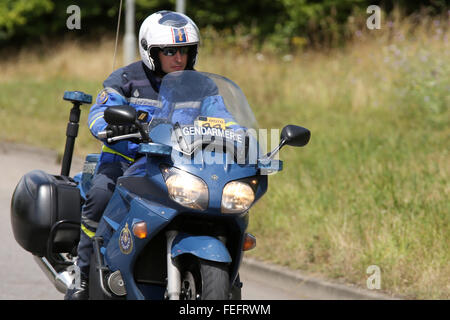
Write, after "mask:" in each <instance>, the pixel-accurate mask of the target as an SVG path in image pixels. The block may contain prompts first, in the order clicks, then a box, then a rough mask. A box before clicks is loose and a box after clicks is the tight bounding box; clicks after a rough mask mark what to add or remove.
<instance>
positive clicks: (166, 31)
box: [139, 11, 200, 71]
mask: <svg viewBox="0 0 450 320" xmlns="http://www.w3.org/2000/svg"><path fill="white" fill-rule="evenodd" d="M199 43H200V32H199V31H198V28H197V26H196V25H195V23H194V21H192V20H191V19H190V18H189V17H188V16H186V15H184V14H182V13H179V12H173V11H158V12H156V13H153V14H152V15H150V16H148V17H147V18H146V19H145V20H144V22H143V23H142V25H141V28H140V30H139V52H140V54H141V59H142V61H144V63H145V65H146V66H147V67H148V68H150V70H153V71H161V64H160V62H159V58H158V54H157V51H156V50H152V49H153V48H163V47H175V46H192V49H191V50H189V57H188V62H187V65H186V69H188V70H191V69H193V68H194V65H195V62H196V60H197V47H198V44H199Z"/></svg>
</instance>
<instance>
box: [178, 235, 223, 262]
mask: <svg viewBox="0 0 450 320" xmlns="http://www.w3.org/2000/svg"><path fill="white" fill-rule="evenodd" d="M185 253H189V254H192V255H194V256H196V257H199V258H201V259H204V260H210V261H216V262H225V263H229V262H231V256H230V253H229V252H228V249H227V248H226V247H225V245H224V244H223V243H222V242H221V241H220V240H219V239H217V238H214V237H211V236H193V235H190V234H186V233H180V234H178V235H177V236H176V237H175V239H174V240H173V242H172V252H171V254H172V258H175V257H177V256H179V255H182V254H185Z"/></svg>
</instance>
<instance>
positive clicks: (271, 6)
mask: <svg viewBox="0 0 450 320" xmlns="http://www.w3.org/2000/svg"><path fill="white" fill-rule="evenodd" d="M175 2H176V1H175V0H135V4H136V30H138V28H139V25H140V24H141V23H142V21H143V20H144V19H145V18H146V17H147V16H148V15H149V14H151V13H153V12H155V11H158V10H163V9H168V10H174V9H175ZM123 3H124V5H125V1H123ZM394 3H395V4H396V5H399V6H401V8H402V9H404V10H405V12H408V13H411V12H414V11H416V10H419V9H420V8H421V7H423V6H428V7H430V8H431V11H432V12H434V13H438V12H442V11H444V12H445V10H447V7H446V1H445V0H429V1H420V2H416V1H406V0H399V1H393V0H385V1H375V0H322V1H319V0H245V1H237V0H215V1H210V0H196V1H193V0H186V13H187V14H188V15H189V16H190V17H192V18H193V20H194V21H195V22H196V23H197V25H198V26H199V27H200V29H205V28H212V29H214V30H216V31H218V32H219V33H222V34H223V33H224V34H230V33H231V34H233V33H236V32H241V33H246V34H250V35H251V36H252V39H253V40H255V41H256V42H259V43H262V42H264V41H267V40H269V41H272V42H273V43H274V44H275V45H286V44H289V43H292V41H293V42H294V44H295V42H296V41H297V42H298V41H300V42H301V39H306V40H307V41H308V42H310V43H313V42H319V43H320V42H323V41H326V40H327V37H328V36H330V35H331V37H332V36H333V34H334V35H336V34H339V33H342V28H343V26H344V25H345V22H346V21H347V19H348V17H349V16H350V15H351V14H354V13H355V12H359V13H365V10H366V8H367V7H368V6H369V5H372V4H378V5H380V6H382V7H383V8H384V9H385V10H387V11H389V10H392V8H393V6H394ZM73 4H75V5H78V6H79V7H80V9H81V29H80V30H77V31H76V32H77V35H86V34H88V35H94V36H98V35H101V34H105V33H113V32H114V30H115V28H116V23H117V16H118V11H119V4H120V0H96V1H90V0H1V1H0V43H4V44H5V43H16V44H17V43H22V42H24V41H33V42H38V41H41V40H42V39H45V38H55V37H59V36H62V35H65V34H67V33H68V32H69V31H68V30H67V27H66V20H67V18H68V16H69V14H68V13H67V12H66V10H67V7H69V6H70V5H73ZM122 18H123V17H122ZM123 20H124V19H122V21H123Z"/></svg>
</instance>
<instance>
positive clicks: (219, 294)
mask: <svg viewBox="0 0 450 320" xmlns="http://www.w3.org/2000/svg"><path fill="white" fill-rule="evenodd" d="M180 271H181V295H180V299H181V300H228V299H229V294H230V276H229V274H228V265H227V264H224V263H219V262H214V261H208V260H203V259H199V258H190V259H185V260H184V262H183V263H182V264H181V268H180Z"/></svg>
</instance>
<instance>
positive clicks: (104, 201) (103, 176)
mask: <svg viewBox="0 0 450 320" xmlns="http://www.w3.org/2000/svg"><path fill="white" fill-rule="evenodd" d="M128 167H129V164H128V163H125V162H121V161H118V162H111V163H103V164H101V165H100V166H99V167H98V169H97V172H96V174H95V175H94V177H93V178H92V186H91V189H90V190H89V191H88V193H87V195H86V202H85V204H84V206H83V209H82V211H81V234H80V242H79V243H78V261H77V265H78V267H80V271H81V276H82V277H85V278H88V277H89V264H90V259H91V254H92V252H93V245H92V237H93V236H94V235H95V231H96V230H97V227H98V223H99V221H100V219H101V218H102V215H103V211H105V208H106V206H107V205H108V202H109V200H110V199H111V197H112V195H113V193H114V189H115V187H116V181H117V179H118V178H119V177H120V176H122V175H123V174H124V172H125V170H126V169H127V168H128Z"/></svg>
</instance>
